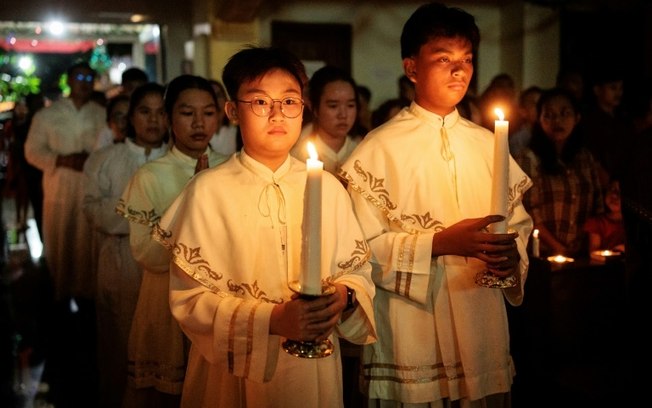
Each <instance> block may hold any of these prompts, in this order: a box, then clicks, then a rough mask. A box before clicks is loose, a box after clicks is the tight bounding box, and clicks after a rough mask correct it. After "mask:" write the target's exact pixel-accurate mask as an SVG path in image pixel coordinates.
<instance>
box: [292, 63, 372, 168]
mask: <svg viewBox="0 0 652 408" xmlns="http://www.w3.org/2000/svg"><path fill="white" fill-rule="evenodd" d="M308 92H309V94H310V104H311V106H312V109H313V128H312V132H311V133H310V134H309V135H308V136H306V137H304V138H303V139H300V140H299V141H298V142H297V143H296V145H295V146H294V147H293V148H292V150H291V153H292V155H293V156H294V157H296V158H297V159H299V160H302V161H304V162H305V160H306V159H307V158H308V149H307V147H306V144H307V142H309V141H310V142H312V143H314V145H315V147H316V148H317V153H318V155H319V160H321V161H323V162H324V170H326V171H328V172H330V173H332V174H335V175H336V174H337V171H338V170H339V168H340V165H341V164H342V163H343V162H344V160H346V158H347V157H349V154H351V152H352V151H353V149H355V147H356V146H357V145H358V143H359V142H360V138H359V137H354V136H351V129H353V125H354V124H355V121H356V118H357V114H358V94H357V85H356V83H355V81H354V80H353V78H351V76H350V75H349V74H347V73H346V72H344V71H343V70H342V69H340V68H336V67H333V66H325V67H323V68H320V69H318V70H317V71H316V72H315V73H314V74H313V75H312V77H311V78H310V82H309V84H308Z"/></svg>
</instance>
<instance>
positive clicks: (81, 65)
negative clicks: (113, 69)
mask: <svg viewBox="0 0 652 408" xmlns="http://www.w3.org/2000/svg"><path fill="white" fill-rule="evenodd" d="M81 69H85V70H87V71H91V74H92V75H93V77H95V70H94V69H93V68H92V67H91V66H90V64H89V63H88V62H86V61H80V62H76V63H74V64H72V65H71V66H69V67H68V69H67V70H66V74H67V75H68V78H72V75H73V74H74V73H75V71H77V70H81Z"/></svg>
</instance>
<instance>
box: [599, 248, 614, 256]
mask: <svg viewBox="0 0 652 408" xmlns="http://www.w3.org/2000/svg"><path fill="white" fill-rule="evenodd" d="M600 255H602V256H611V255H613V252H611V251H610V250H608V249H605V250H604V251H602V252H601V253H600Z"/></svg>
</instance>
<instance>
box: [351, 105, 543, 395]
mask: <svg viewBox="0 0 652 408" xmlns="http://www.w3.org/2000/svg"><path fill="white" fill-rule="evenodd" d="M442 127H445V129H444V131H445V133H444V134H443V135H442V133H443V132H442ZM446 141H447V142H446ZM493 148H494V137H493V133H491V132H490V131H488V130H487V129H484V128H481V127H479V126H477V125H475V124H474V123H472V122H470V121H468V120H466V119H464V118H462V117H460V116H459V114H458V112H457V111H453V112H452V113H450V114H449V115H447V116H446V117H441V116H439V115H436V114H434V113H431V112H429V111H426V110H425V109H423V108H421V107H419V106H418V105H417V104H415V103H413V104H412V105H411V106H410V107H409V108H407V109H404V110H402V111H401V112H400V113H399V114H398V115H397V116H395V117H394V118H392V119H391V120H390V121H389V122H387V123H386V124H385V125H383V126H381V127H379V128H378V129H376V130H374V131H372V132H371V133H370V134H368V135H367V136H366V137H365V139H364V140H363V141H362V142H361V143H360V144H359V145H358V147H357V148H356V150H354V151H353V153H352V154H351V156H349V159H348V160H347V161H346V162H345V163H344V165H343V167H342V171H341V173H340V176H341V177H343V178H344V179H345V180H346V181H348V183H349V184H348V188H349V192H350V194H351V197H352V201H353V204H354V209H355V212H356V215H357V217H358V220H359V222H360V225H361V227H362V229H363V231H364V233H365V236H366V237H367V239H368V242H369V244H370V247H371V251H372V254H373V256H372V264H376V265H377V267H378V273H375V271H376V267H374V275H373V277H374V283H375V284H376V287H377V290H376V298H375V299H374V305H375V312H376V321H377V322H378V327H377V330H378V342H376V343H374V344H372V345H370V346H365V350H364V376H365V379H366V380H367V381H368V384H367V385H368V387H369V388H368V391H369V396H370V398H372V399H385V400H395V401H402V402H405V403H424V402H431V401H438V400H441V399H442V398H450V399H451V400H458V399H463V398H464V399H468V400H477V399H480V398H483V397H484V396H487V395H490V394H497V393H504V392H508V391H509V389H510V386H511V383H512V377H513V375H514V367H513V362H512V358H511V356H510V351H509V332H508V325H507V313H506V309H505V304H504V299H503V296H505V297H506V299H507V300H508V301H509V302H510V303H512V304H515V305H516V304H520V302H521V301H522V296H523V285H524V282H525V279H526V274H527V268H528V263H529V262H528V257H527V254H526V250H525V249H526V244H527V240H528V237H529V235H530V231H531V230H532V220H531V218H530V216H529V215H528V214H527V213H526V211H525V210H524V208H523V205H522V204H521V197H522V194H523V192H524V191H525V190H527V189H528V188H529V187H530V185H531V181H530V179H529V178H528V177H527V176H526V175H525V173H523V171H522V170H521V169H520V168H519V167H518V165H517V164H516V162H514V160H513V159H512V158H511V157H510V159H509V183H508V185H509V197H508V201H509V209H508V216H507V223H508V227H509V228H511V229H514V230H515V231H517V232H518V233H519V237H518V238H517V239H516V243H517V246H518V250H519V253H520V256H521V260H520V273H519V275H520V286H518V287H516V288H511V289H505V290H501V289H489V288H485V287H481V286H478V285H477V284H476V283H475V281H474V277H475V275H476V274H477V273H478V272H481V271H483V270H484V269H485V268H486V265H485V263H484V262H482V261H480V260H478V259H476V258H465V257H461V256H453V255H445V256H439V257H434V258H433V257H432V238H433V235H434V234H435V233H437V232H439V231H441V230H443V229H445V228H447V227H449V226H451V225H453V224H455V223H457V222H459V221H462V220H463V219H467V218H480V217H484V216H486V215H489V214H490V212H489V211H490V201H491V184H492V163H493ZM381 322H382V323H381Z"/></svg>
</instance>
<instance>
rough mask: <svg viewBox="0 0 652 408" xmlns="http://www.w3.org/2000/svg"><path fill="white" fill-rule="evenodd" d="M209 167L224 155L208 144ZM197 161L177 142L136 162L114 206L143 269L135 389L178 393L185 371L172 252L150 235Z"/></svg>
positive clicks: (132, 356)
mask: <svg viewBox="0 0 652 408" xmlns="http://www.w3.org/2000/svg"><path fill="white" fill-rule="evenodd" d="M206 153H208V155H209V156H208V161H209V166H211V167H213V166H215V165H217V164H219V163H221V162H222V161H223V160H224V159H225V158H224V156H222V155H220V154H217V153H215V152H213V151H212V150H210V149H208V148H207V149H206ZM196 163H197V160H196V159H194V158H192V157H190V156H186V155H185V154H184V153H182V152H181V151H179V150H178V149H177V148H176V147H172V148H171V149H170V150H169V151H168V153H167V154H166V155H165V156H163V157H161V158H159V159H157V160H154V161H151V162H149V163H146V164H145V165H143V166H142V167H140V168H139V169H138V170H137V171H136V173H135V174H134V176H133V177H132V179H131V181H130V182H129V185H128V186H127V187H126V188H125V191H124V193H123V194H122V197H121V199H120V200H119V202H118V206H117V207H116V210H117V211H118V212H119V213H120V214H122V215H123V216H125V217H126V218H127V219H128V220H129V221H130V223H129V227H130V232H129V240H130V245H131V251H132V254H133V256H134V258H135V259H136V262H138V264H139V265H140V266H141V267H142V269H143V280H142V282H141V285H140V293H139V296H138V303H137V305H136V311H135V313H134V318H133V322H132V325H131V332H130V335H129V350H128V354H129V381H130V383H131V384H132V385H133V386H134V387H136V388H144V387H154V388H155V389H157V390H158V391H161V392H164V393H168V394H177V395H178V394H180V393H181V389H182V386H183V377H184V375H185V371H186V359H187V346H186V344H185V342H186V340H185V337H184V335H183V333H182V332H181V329H180V328H179V325H178V324H177V322H176V321H175V320H174V318H173V317H172V314H171V313H170V304H169V302H168V292H169V285H170V282H169V281H170V278H169V267H170V256H169V255H168V252H167V251H166V250H165V248H163V247H162V246H161V245H159V244H158V243H156V241H154V240H153V239H152V236H151V232H152V227H153V226H154V225H155V224H156V223H157V222H158V220H159V219H160V217H161V215H162V214H163V213H164V212H165V210H166V209H167V208H168V206H169V205H170V204H171V203H172V201H173V200H174V199H175V198H176V197H177V195H178V194H179V192H180V191H181V190H182V189H183V187H184V186H185V185H186V183H187V182H188V180H190V179H191V178H192V177H193V175H194V173H195V165H196Z"/></svg>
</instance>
